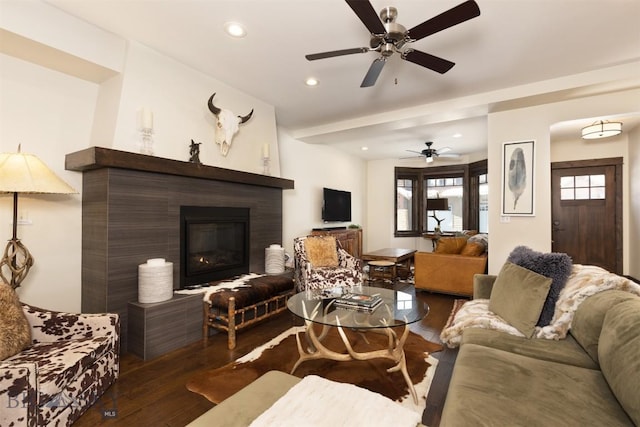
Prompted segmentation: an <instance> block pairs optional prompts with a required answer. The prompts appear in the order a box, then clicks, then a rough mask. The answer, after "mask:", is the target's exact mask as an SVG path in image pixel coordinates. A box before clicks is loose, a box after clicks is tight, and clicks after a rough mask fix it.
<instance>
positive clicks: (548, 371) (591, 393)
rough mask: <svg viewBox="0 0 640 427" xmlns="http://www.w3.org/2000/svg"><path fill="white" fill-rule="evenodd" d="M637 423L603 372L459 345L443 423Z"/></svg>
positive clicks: (539, 424) (531, 424)
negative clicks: (621, 402)
mask: <svg viewBox="0 0 640 427" xmlns="http://www.w3.org/2000/svg"><path fill="white" fill-rule="evenodd" d="M494 425H521V426H632V425H633V423H632V421H631V419H629V417H628V415H627V414H626V413H625V411H624V410H623V408H622V407H621V406H620V404H619V403H618V401H617V400H616V398H615V396H613V394H612V393H611V390H610V389H609V387H608V386H607V381H606V380H605V378H604V376H603V375H602V372H600V371H598V370H595V369H586V368H580V367H577V366H571V365H565V364H562V363H554V362H548V361H544V360H540V359H536V358H531V357H526V356H522V355H519V354H514V353H510V352H507V351H502V350H498V349H494V348H488V347H484V346H480V345H476V344H466V345H464V346H462V347H461V348H460V352H459V353H458V357H457V359H456V364H455V369H454V371H453V375H452V377H451V383H450V385H449V391H448V392H447V400H446V402H445V405H444V408H443V413H442V420H441V422H440V426H442V427H447V426H449V427H451V426H494Z"/></svg>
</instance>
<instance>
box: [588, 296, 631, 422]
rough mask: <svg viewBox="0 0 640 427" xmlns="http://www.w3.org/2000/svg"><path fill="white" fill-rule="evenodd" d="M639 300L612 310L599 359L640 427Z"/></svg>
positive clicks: (610, 382) (602, 337) (601, 336)
mask: <svg viewBox="0 0 640 427" xmlns="http://www.w3.org/2000/svg"><path fill="white" fill-rule="evenodd" d="M638 325H640V298H637V297H636V298H633V299H631V300H629V301H624V302H621V303H619V304H616V305H614V306H613V307H611V308H610V309H609V310H608V311H607V314H606V315H605V317H604V323H603V325H602V332H601V333H600V341H599V343H598V359H599V360H600V368H601V369H602V373H603V374H604V376H605V378H606V379H607V383H609V387H611V390H612V391H613V394H615V396H616V397H617V398H618V401H619V402H620V404H621V405H622V407H623V408H624V410H625V411H626V412H627V414H629V416H630V417H631V419H632V420H633V421H634V422H635V423H636V425H640V391H639V389H638V385H639V384H640V357H638V354H640V327H638Z"/></svg>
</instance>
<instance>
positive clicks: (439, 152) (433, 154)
mask: <svg viewBox="0 0 640 427" xmlns="http://www.w3.org/2000/svg"><path fill="white" fill-rule="evenodd" d="M425 145H426V146H427V148H425V149H424V150H422V151H414V150H407V151H409V152H410V153H416V154H418V156H415V157H424V160H425V161H426V162H427V163H433V160H434V159H435V158H438V157H451V158H457V157H460V154H455V153H449V151H451V147H442V148H440V149H435V148H431V146H432V145H433V141H427V142H425ZM445 153H449V154H445Z"/></svg>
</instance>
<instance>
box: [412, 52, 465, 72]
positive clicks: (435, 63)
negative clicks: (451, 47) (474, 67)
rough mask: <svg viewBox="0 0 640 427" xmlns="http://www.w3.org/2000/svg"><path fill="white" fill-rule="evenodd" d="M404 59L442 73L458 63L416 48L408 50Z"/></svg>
mask: <svg viewBox="0 0 640 427" xmlns="http://www.w3.org/2000/svg"><path fill="white" fill-rule="evenodd" d="M402 59H405V60H407V61H409V62H413V63H414V64H418V65H421V66H423V67H426V68H429V69H430V70H433V71H436V72H438V73H440V74H444V73H446V72H447V71H449V70H450V69H451V68H453V66H454V65H456V64H455V62H451V61H447V60H446V59H443V58H439V57H437V56H433V55H431V54H429V53H425V52H422V51H420V50H414V49H409V50H406V51H405V52H404V53H403V54H402Z"/></svg>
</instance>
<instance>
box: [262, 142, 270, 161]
mask: <svg viewBox="0 0 640 427" xmlns="http://www.w3.org/2000/svg"><path fill="white" fill-rule="evenodd" d="M269 151H270V147H269V144H264V145H263V146H262V157H263V158H265V159H268V158H269V154H270V153H269Z"/></svg>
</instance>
